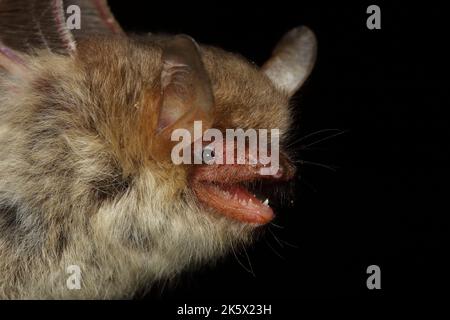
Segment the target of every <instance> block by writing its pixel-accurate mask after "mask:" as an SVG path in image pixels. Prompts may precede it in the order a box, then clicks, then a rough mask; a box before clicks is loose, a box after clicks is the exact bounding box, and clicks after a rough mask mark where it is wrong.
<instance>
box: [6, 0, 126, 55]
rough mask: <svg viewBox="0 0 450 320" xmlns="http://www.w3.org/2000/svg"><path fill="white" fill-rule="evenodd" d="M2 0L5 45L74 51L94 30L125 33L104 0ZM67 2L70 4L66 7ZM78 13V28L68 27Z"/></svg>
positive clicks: (17, 48)
mask: <svg viewBox="0 0 450 320" xmlns="http://www.w3.org/2000/svg"><path fill="white" fill-rule="evenodd" d="M68 2H69V1H62V0H1V1H0V40H1V42H2V43H3V44H4V46H6V47H9V48H11V49H13V50H16V51H19V52H25V53H29V52H31V51H32V50H35V49H47V50H49V51H51V52H55V53H60V54H71V53H72V52H74V51H75V49H76V40H78V39H82V38H83V37H86V36H88V35H91V34H94V33H96V34H105V33H116V34H118V33H122V31H121V29H120V27H119V25H118V24H117V23H116V22H115V20H114V18H113V16H112V14H111V12H110V11H109V9H108V7H107V4H106V1H104V0H73V1H70V3H68ZM66 4H67V7H66ZM73 14H75V15H78V17H77V18H78V19H79V22H80V23H79V26H77V27H79V29H78V30H77V29H73V28H70V29H73V30H70V29H69V21H70V20H69V19H70V18H72V15H73Z"/></svg>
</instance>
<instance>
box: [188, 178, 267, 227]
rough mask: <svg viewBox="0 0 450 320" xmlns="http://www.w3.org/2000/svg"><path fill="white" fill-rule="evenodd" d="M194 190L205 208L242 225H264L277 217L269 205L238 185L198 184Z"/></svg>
mask: <svg viewBox="0 0 450 320" xmlns="http://www.w3.org/2000/svg"><path fill="white" fill-rule="evenodd" d="M193 190H194V192H195V194H196V196H197V198H198V199H199V201H200V202H201V203H203V204H204V205H205V206H207V207H210V208H212V209H214V210H215V211H217V212H218V213H220V214H222V215H224V216H226V217H228V218H230V219H233V220H235V221H239V222H241V223H246V224H253V225H263V224H266V223H269V222H270V221H271V220H272V219H273V218H274V217H275V214H274V212H273V210H272V209H271V208H270V207H269V206H268V205H265V204H263V203H262V202H261V201H260V200H259V199H257V198H256V197H255V196H253V195H252V194H251V193H249V192H248V191H247V190H246V189H245V188H243V187H241V186H238V185H229V186H222V185H218V184H213V183H203V182H197V183H196V184H195V185H194V186H193Z"/></svg>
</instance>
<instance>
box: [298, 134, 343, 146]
mask: <svg viewBox="0 0 450 320" xmlns="http://www.w3.org/2000/svg"><path fill="white" fill-rule="evenodd" d="M348 131H349V130H344V131H340V132H338V133H335V134H333V135H330V136H328V137H324V138H322V139H319V140H317V141H314V142H311V143H309V144H307V145H303V146H300V149H306V148H309V147H311V146H313V145H316V144H318V143H321V142H324V141H327V140H329V139H332V138H335V137H337V136H340V135H342V134H344V133H347V132H348Z"/></svg>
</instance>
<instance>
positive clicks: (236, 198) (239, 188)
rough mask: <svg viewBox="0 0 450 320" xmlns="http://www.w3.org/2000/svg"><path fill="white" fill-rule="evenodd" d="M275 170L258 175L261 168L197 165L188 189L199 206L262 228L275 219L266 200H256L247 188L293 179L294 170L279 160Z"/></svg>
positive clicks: (257, 198) (268, 196)
mask: <svg viewBox="0 0 450 320" xmlns="http://www.w3.org/2000/svg"><path fill="white" fill-rule="evenodd" d="M280 160H281V161H280V167H279V169H278V170H277V171H276V172H274V173H273V174H271V175H262V174H261V171H260V169H261V167H259V166H252V165H239V164H231V165H227V164H224V165H200V166H196V167H195V168H194V170H193V172H192V174H191V178H190V185H191V188H192V190H193V191H194V193H195V195H196V197H197V199H198V200H199V202H200V203H202V204H203V205H205V206H206V207H208V208H212V209H213V210H214V211H216V212H217V213H219V214H222V215H224V216H226V217H228V218H230V219H233V220H235V221H239V222H241V223H247V224H252V225H263V224H267V223H269V222H270V221H271V220H273V219H274V218H275V212H274V210H273V209H272V208H271V207H270V206H269V198H270V196H271V194H269V195H267V196H263V197H260V196H257V195H255V194H254V193H253V192H252V191H251V190H250V189H249V184H252V183H253V182H259V181H262V180H266V181H267V182H269V183H271V182H274V183H276V182H282V181H287V180H290V179H292V178H293V176H294V174H295V167H294V166H293V165H292V164H291V162H290V161H289V160H288V159H287V157H285V156H283V157H282V159H280Z"/></svg>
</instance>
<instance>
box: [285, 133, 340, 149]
mask: <svg viewBox="0 0 450 320" xmlns="http://www.w3.org/2000/svg"><path fill="white" fill-rule="evenodd" d="M330 131H341V130H340V129H322V130H317V131H314V132H312V133H308V134H307V135H305V136H303V137H301V138H299V139H298V140H295V141H293V142H292V143H290V144H289V146H291V145H293V144H298V143H300V142H302V141H305V140H306V139H308V138H310V137H313V136H316V135H318V134H321V133H324V132H330Z"/></svg>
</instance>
